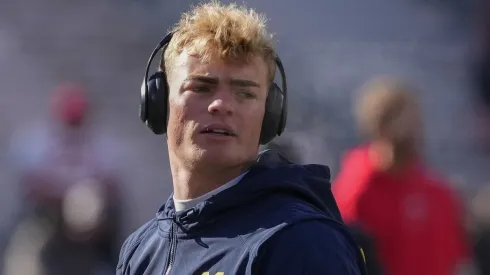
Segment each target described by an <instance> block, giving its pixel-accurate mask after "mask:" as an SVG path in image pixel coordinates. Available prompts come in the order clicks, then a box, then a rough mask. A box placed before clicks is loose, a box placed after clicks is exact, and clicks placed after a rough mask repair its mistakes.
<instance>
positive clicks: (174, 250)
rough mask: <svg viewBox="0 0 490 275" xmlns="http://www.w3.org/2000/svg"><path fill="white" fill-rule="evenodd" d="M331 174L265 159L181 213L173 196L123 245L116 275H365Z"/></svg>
mask: <svg viewBox="0 0 490 275" xmlns="http://www.w3.org/2000/svg"><path fill="white" fill-rule="evenodd" d="M329 177H330V172H329V169H328V167H326V166H320V165H304V166H303V165H296V164H292V163H290V162H288V161H287V160H286V159H284V158H282V157H281V156H280V155H279V154H277V153H276V152H274V151H271V150H269V151H266V152H264V153H262V154H261V155H260V156H259V158H258V161H257V163H256V164H255V165H254V166H253V167H252V168H251V169H250V171H249V173H248V174H247V175H246V176H245V177H244V178H243V179H242V180H241V181H240V182H239V183H238V184H236V185H235V186H233V187H231V188H229V189H226V190H224V191H222V192H220V193H218V194H217V195H215V196H213V197H211V198H210V199H208V200H207V201H204V202H202V203H200V204H198V205H197V206H196V207H194V208H192V209H190V210H187V211H181V212H178V213H176V212H175V209H174V203H173V200H172V197H171V198H170V199H169V200H168V201H167V203H166V204H165V205H164V206H162V207H161V209H160V210H159V212H158V213H157V215H156V217H155V218H154V219H153V220H152V221H150V222H148V223H147V224H145V225H144V226H142V227H141V228H140V229H138V230H137V231H136V232H134V233H133V234H132V235H131V236H129V238H128V239H127V240H126V241H125V243H124V244H123V247H122V249H121V253H120V259H119V264H118V267H117V274H118V275H143V274H145V275H150V274H151V275H153V274H155V275H157V274H158V275H164V274H166V275H170V274H179V275H187V274H197V275H235V274H240V275H241V274H271V275H274V274H278V275H279V274H281V275H285V274H332V275H351V274H355V275H360V274H365V273H364V272H365V271H364V261H363V257H362V255H361V252H360V250H359V247H358V246H357V244H356V242H355V241H354V240H353V238H352V237H351V235H349V233H348V231H347V229H346V228H345V227H344V225H343V223H342V221H341V217H340V213H339V210H338V208H337V205H336V202H335V200H334V198H333V195H332V193H331V191H330V183H329Z"/></svg>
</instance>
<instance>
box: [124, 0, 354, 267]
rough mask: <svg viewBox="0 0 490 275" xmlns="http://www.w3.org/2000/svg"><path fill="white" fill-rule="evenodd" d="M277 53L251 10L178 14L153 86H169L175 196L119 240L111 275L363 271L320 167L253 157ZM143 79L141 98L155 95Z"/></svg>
mask: <svg viewBox="0 0 490 275" xmlns="http://www.w3.org/2000/svg"><path fill="white" fill-rule="evenodd" d="M161 44H164V43H163V41H162V43H161ZM154 53H156V50H155V52H154ZM152 56H154V54H152ZM275 58H276V57H275V51H274V48H273V46H272V43H271V37H270V35H269V33H268V32H267V30H266V28H265V20H264V18H263V16H262V15H260V14H257V13H256V12H255V11H253V10H247V9H245V8H242V7H238V6H236V5H223V4H218V3H216V2H212V3H207V4H201V5H199V6H197V7H195V8H194V9H193V10H191V11H190V12H188V13H185V14H184V15H183V16H182V18H181V20H180V22H179V23H178V24H177V26H176V28H175V29H174V31H173V36H172V38H171V41H170V43H169V44H168V47H166V49H165V52H164V56H163V59H164V61H165V62H162V64H164V65H161V67H162V68H161V69H162V70H163V71H164V73H165V74H166V79H167V83H168V86H167V85H162V83H161V82H160V83H159V84H156V85H155V87H160V89H161V92H163V91H164V89H163V88H164V86H166V87H168V100H165V101H164V102H163V103H162V104H161V106H159V108H160V109H162V110H165V111H162V112H161V116H163V117H161V119H163V121H165V122H166V127H165V130H166V134H167V144H168V151H169V159H170V166H171V171H172V178H173V188H174V192H173V194H172V196H171V197H170V198H169V199H168V201H167V202H166V203H165V205H164V206H162V207H161V209H160V210H159V211H158V213H157V214H156V217H155V218H154V219H153V220H152V221H150V222H149V223H147V224H146V225H144V226H143V227H141V228H140V229H139V230H137V231H136V232H135V233H133V234H132V235H131V236H130V237H129V238H128V239H127V240H126V242H125V243H124V245H123V247H122V249H121V254H120V262H119V265H118V268H117V274H118V275H142V274H167V275H168V274H179V275H181V274H198V275H201V274H209V275H216V274H220V275H226V274H346V275H347V274H363V273H361V270H362V268H363V260H362V255H361V252H360V250H359V248H358V247H357V245H356V243H355V242H354V240H353V238H352V237H351V236H350V235H349V233H348V232H347V230H346V229H345V228H344V226H343V224H342V223H341V221H340V215H339V213H338V209H337V206H336V204H335V201H334V199H333V197H332V194H331V192H330V184H329V170H328V168H327V167H324V166H319V165H308V166H299V165H295V164H292V163H290V162H288V161H287V160H285V159H284V158H281V157H280V156H278V155H277V154H276V153H274V152H272V151H267V152H266V153H263V154H262V155H260V156H258V148H259V143H266V142H267V141H268V139H270V138H264V132H267V131H268V132H270V130H271V129H266V128H265V127H264V126H263V125H266V126H270V125H271V121H270V120H269V119H268V117H270V116H271V114H272V115H274V114H273V113H276V112H277V111H278V109H277V106H276V109H273V108H271V106H272V105H271V103H270V102H272V101H274V100H277V98H276V99H275V98H272V97H273V96H277V94H276V92H277V91H276V92H275V91H274V90H272V89H270V88H271V87H272V86H273V85H275V84H273V82H272V81H273V79H274V74H275V70H276V61H275ZM161 73H162V72H161ZM157 77H159V79H160V80H159V81H161V79H164V78H163V77H162V76H161V74H160V76H157ZM151 79H152V78H150V81H151ZM143 86H145V85H143ZM148 86H151V85H148ZM148 86H147V89H146V91H144V92H143V94H144V95H145V98H146V99H144V102H146V100H154V97H152V96H151V95H150V94H151V93H153V92H151V93H150V92H149V91H150V89H149V88H148ZM153 88H154V87H153ZM153 88H151V89H153ZM271 93H272V94H271ZM147 94H148V95H147ZM153 95H154V96H158V93H156V94H153ZM146 96H148V97H146ZM266 99H267V100H268V102H267V103H266ZM167 102H168V103H167ZM285 103H286V101H281V102H280V104H281V105H280V106H282V107H281V108H285V105H286V104H285ZM167 104H168V112H167V110H166V109H165V108H166V106H167ZM145 105H147V104H143V108H142V110H144V109H145V108H149V109H151V106H150V105H148V106H145ZM149 109H148V110H146V111H144V112H143V113H145V112H148V113H150V112H152V111H151V110H149ZM153 111H155V110H154V109H153ZM279 111H280V112H279V115H281V114H283V115H281V117H282V118H284V119H285V116H284V109H280V110H279ZM155 112H156V111H155ZM167 114H168V117H167V118H165V116H166V115H167ZM149 120H150V119H149ZM149 120H148V121H147V124H148V125H149V126H150V128H152V130H154V132H160V131H159V130H156V129H157V128H158V127H156V126H155V123H153V122H151V121H149ZM272 124H274V123H272ZM276 127H277V125H276ZM160 130H161V129H160ZM272 130H273V132H274V134H275V132H276V129H272Z"/></svg>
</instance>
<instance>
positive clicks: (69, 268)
mask: <svg viewBox="0 0 490 275" xmlns="http://www.w3.org/2000/svg"><path fill="white" fill-rule="evenodd" d="M51 111H52V112H51V115H52V116H51V118H52V119H53V120H52V121H51V123H50V124H49V126H47V127H46V129H44V130H45V131H36V130H38V129H30V130H31V132H27V134H28V136H20V137H19V136H14V138H18V140H17V139H16V140H15V143H14V145H15V146H14V147H13V148H12V150H14V151H15V150H17V152H14V153H17V161H18V162H20V163H21V164H22V165H21V166H22V167H19V169H18V170H19V171H18V173H19V179H20V180H19V183H20V185H19V190H20V193H21V198H22V199H23V205H22V208H23V209H22V210H23V211H22V212H21V213H20V214H19V221H18V222H16V223H15V225H14V229H13V230H12V232H11V234H10V236H11V238H10V240H9V242H8V245H7V248H6V251H5V256H4V273H5V274H6V275H9V274H49V275H56V274H60V275H61V274H80V275H82V274H83V275H87V274H96V273H94V272H103V273H102V274H104V273H105V274H110V273H111V272H113V270H114V268H115V267H116V264H117V259H118V249H119V245H120V243H121V242H120V236H119V229H118V228H119V225H120V224H119V223H120V221H119V218H120V209H119V208H120V203H119V187H118V184H119V179H118V177H117V175H116V174H114V173H113V172H114V171H111V170H110V169H108V167H107V166H105V165H103V164H104V162H103V161H101V155H99V153H100V152H98V150H99V149H101V148H97V146H96V144H95V143H94V140H93V136H92V134H93V133H92V132H91V131H90V130H89V128H88V125H87V124H88V123H87V122H88V121H87V118H88V114H89V102H88V98H87V96H86V92H85V91H84V89H83V88H82V87H80V86H78V85H75V84H72V83H67V84H62V85H60V86H59V87H58V88H57V89H56V90H55V91H54V92H53V94H52V97H51ZM24 134H26V133H24ZM31 142H32V143H31ZM33 145H34V146H33ZM19 151H20V152H19ZM22 161H23V162H22ZM27 255H29V256H27ZM26 261H27V262H29V264H27V265H25V264H24V262H26ZM31 264H32V265H31ZM26 268H27V269H26ZM21 270H24V271H21ZM102 270H105V271H102ZM33 272H35V273H33Z"/></svg>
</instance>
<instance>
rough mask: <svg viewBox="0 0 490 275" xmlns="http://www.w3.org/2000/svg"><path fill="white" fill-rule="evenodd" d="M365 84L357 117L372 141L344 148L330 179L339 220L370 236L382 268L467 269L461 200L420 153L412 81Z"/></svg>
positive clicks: (400, 273) (439, 273)
mask: <svg viewBox="0 0 490 275" xmlns="http://www.w3.org/2000/svg"><path fill="white" fill-rule="evenodd" d="M363 92H364V93H363V95H362V96H361V99H360V100H359V105H358V106H357V107H358V108H357V119H358V121H359V124H360V128H361V129H362V131H363V133H364V134H366V136H367V137H368V139H369V140H370V142H369V143H368V144H367V145H363V146H359V147H358V148H355V149H353V150H351V151H350V152H348V154H347V155H346V157H345V159H344V161H343V165H342V168H341V171H340V173H339V175H338V176H337V178H336V179H335V181H334V185H333V192H334V195H335V198H336V199H337V202H338V205H339V208H340V211H341V213H342V217H343V218H344V219H345V222H346V223H347V224H348V225H349V226H353V227H357V228H360V229H362V230H363V231H364V233H366V234H367V235H369V236H370V237H371V238H372V239H373V240H374V244H375V248H376V250H377V251H378V252H379V258H380V262H381V264H382V266H383V269H384V271H386V274H391V275H409V274H420V275H425V274H427V275H429V274H430V275H447V274H473V273H464V272H469V271H468V269H469V268H470V267H471V265H469V260H470V259H469V258H468V252H469V249H468V240H467V238H466V236H465V232H464V228H463V215H462V210H463V209H462V207H461V205H460V202H459V201H458V199H457V196H456V195H455V194H454V192H453V190H451V189H450V188H449V187H448V185H447V184H446V182H445V181H444V180H443V179H441V178H440V177H439V176H437V175H435V174H434V173H433V172H432V171H431V170H430V169H429V168H428V167H427V166H426V165H425V164H424V162H423V160H422V154H421V144H420V141H421V139H422V122H421V117H420V116H421V115H420V111H419V106H418V103H417V101H416V99H415V98H414V95H413V93H414V89H413V88H411V87H410V86H409V85H407V84H406V83H403V82H402V81H399V80H397V79H391V78H379V79H376V80H373V81H372V82H369V83H368V84H367V85H366V86H365V87H364V89H363ZM368 261H369V257H368ZM368 271H369V270H368ZM458 272H460V273H458Z"/></svg>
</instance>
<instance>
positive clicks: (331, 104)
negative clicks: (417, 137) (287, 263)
mask: <svg viewBox="0 0 490 275" xmlns="http://www.w3.org/2000/svg"><path fill="white" fill-rule="evenodd" d="M244 2H245V3H246V4H247V5H248V6H249V7H252V8H256V9H258V10H259V11H261V12H265V13H266V14H267V15H268V17H269V18H270V22H269V24H270V25H269V26H270V29H271V31H272V32H274V33H276V40H277V47H278V51H279V54H280V56H281V58H282V60H283V63H284V65H285V68H286V72H287V75H288V83H289V91H290V109H289V116H288V119H289V120H288V125H287V131H286V133H285V134H284V135H283V136H282V137H281V138H279V139H278V143H284V144H287V146H292V147H294V150H296V151H295V152H294V154H295V158H296V157H297V158H298V159H300V160H301V161H302V162H308V163H310V162H315V163H322V164H326V165H328V166H329V167H330V168H331V170H332V176H335V175H336V173H337V172H338V170H339V161H340V158H341V156H342V154H343V152H344V151H345V150H347V149H349V148H351V147H353V146H356V145H357V144H359V142H360V141H361V139H360V137H359V134H358V133H357V130H356V127H355V126H354V119H353V115H352V110H353V107H352V104H353V103H352V102H353V100H354V99H355V97H356V95H357V93H358V92H357V90H358V88H359V87H360V86H361V85H362V84H363V83H364V82H365V81H366V80H367V79H369V78H371V77H373V76H377V75H386V74H389V75H393V76H397V77H401V78H403V79H405V80H407V81H409V82H411V83H413V85H415V86H417V87H418V88H419V90H420V94H419V97H420V98H421V103H422V105H423V113H424V121H425V130H426V136H425V139H426V141H425V144H424V145H425V148H424V149H425V153H426V155H427V160H428V162H429V163H430V164H431V165H432V166H433V167H435V168H436V169H437V170H438V171H440V172H441V173H443V174H444V175H445V176H446V177H447V178H449V179H451V180H452V181H451V182H452V183H454V186H455V188H457V190H458V192H459V193H460V194H462V198H464V202H465V203H468V204H470V203H471V201H472V199H473V198H474V197H475V196H476V195H477V194H479V193H478V190H480V189H481V188H484V187H485V186H489V184H490V172H489V171H490V170H489V169H488V167H490V150H489V149H490V146H489V145H490V119H488V118H487V117H486V111H485V110H486V109H485V108H487V106H486V105H485V104H481V103H485V99H484V97H485V96H484V95H482V92H481V88H480V87H481V83H480V82H479V81H480V80H481V77H478V76H479V71H478V70H476V69H475V68H479V67H478V66H481V64H484V65H485V64H487V65H488V64H489V62H490V61H489V59H490V58H488V56H490V32H489V30H488V28H486V27H485V24H487V25H488V22H487V23H485V21H490V20H488V18H489V17H490V9H488V8H486V9H485V6H487V7H488V5H487V4H486V3H485V2H484V1H483V0H482V1H478V0H396V1H393V0H362V1H361V0H329V1H323V0H303V1H292V0H268V1H260V0H248V1H244ZM192 3H197V1H183V0H179V1H176V0H175V1H170V0H160V1H154V0H146V1H135V0H119V1H111V0H99V1H95V0H84V1H77V0H74V1H61V0H44V1H38V0H17V1H4V2H3V3H2V4H0V125H1V126H2V127H0V151H1V152H2V153H1V155H0V156H1V158H0V161H1V163H0V205H1V207H0V230H1V231H0V232H1V234H0V236H1V238H0V239H1V242H0V243H1V244H2V249H1V250H0V251H1V252H2V258H4V259H7V260H4V261H3V263H2V264H1V265H2V270H3V271H2V272H3V273H0V274H67V273H63V271H62V269H61V267H58V269H59V270H52V271H46V272H47V273H33V272H35V270H37V269H36V267H35V266H29V265H23V268H24V269H25V270H21V269H18V268H14V267H12V266H15V262H16V260H12V259H16V258H15V257H20V259H21V260H19V261H24V260H25V259H26V258H25V257H28V256H26V255H31V254H32V253H31V254H29V253H27V252H25V251H27V250H28V249H27V248H23V249H24V250H22V249H20V248H18V249H17V250H16V249H14V248H12V246H13V245H12V243H13V242H14V241H17V242H20V243H22V241H18V239H19V238H20V239H22V238H21V237H19V235H22V234H25V235H31V236H32V235H34V236H37V237H36V240H37V241H38V242H40V243H41V244H36V243H35V242H33V241H28V242H27V244H25V245H24V246H27V247H31V250H35V248H32V247H38V249H41V248H39V247H43V246H44V245H45V244H44V245H43V244H42V240H43V238H44V239H46V240H47V239H49V238H48V237H46V236H48V235H49V234H48V233H39V232H38V231H35V229H32V228H33V226H26V228H27V229H25V230H27V233H25V232H24V231H22V230H20V229H19V228H22V224H24V223H26V222H25V220H26V217H36V218H33V219H38V217H39V215H35V214H33V213H38V212H39V211H41V212H43V213H48V214H46V216H48V217H53V218H52V219H54V220H56V218H54V216H56V215H54V214H53V213H54V212H56V211H61V212H63V213H61V214H60V213H58V214H60V215H62V216H63V217H65V216H69V215H70V213H72V212H76V214H73V215H72V216H76V218H73V219H74V221H72V222H71V223H72V227H73V228H78V229H73V230H72V231H73V232H72V234H71V235H70V236H71V237H69V238H68V237H67V238H68V239H70V240H74V239H75V240H78V241H75V243H76V245H73V244H70V245H67V247H68V248H66V250H63V251H65V252H66V251H71V253H75V252H76V253H80V251H81V250H80V247H84V249H87V251H95V250H96V251H103V252H101V254H100V255H101V256H100V257H99V258H100V259H103V260H101V261H102V262H104V264H101V265H100V268H98V269H97V270H100V272H99V273H94V271H87V270H79V272H80V273H79V274H114V271H113V270H114V269H111V268H113V265H114V261H115V260H114V258H115V257H116V256H117V255H116V254H117V252H118V249H119V246H120V244H121V241H122V240H123V239H124V237H125V236H127V235H128V234H129V233H130V232H131V231H133V230H135V229H136V228H138V227H139V226H140V225H141V224H143V223H144V222H145V221H147V220H149V219H150V218H152V217H153V216H154V215H155V213H156V211H157V209H158V208H159V206H160V205H161V204H162V203H163V202H164V201H165V200H166V199H167V197H168V196H169V195H170V192H171V181H170V179H171V177H170V174H169V167H168V157H167V151H166V150H167V149H166V144H165V138H164V137H163V136H154V135H152V134H151V132H150V131H149V130H148V129H146V126H145V125H143V124H142V123H141V122H140V120H139V118H138V104H139V89H140V85H141V80H142V78H143V73H144V68H145V65H146V62H147V58H148V55H149V54H150V52H151V51H152V50H153V47H155V45H156V44H157V43H158V41H159V40H160V39H161V38H162V37H163V36H164V35H165V33H166V31H167V30H168V28H169V27H170V26H171V25H172V24H174V23H175V22H176V21H177V20H178V18H179V16H180V13H181V12H183V11H185V10H187V9H188V8H189V5H190V4H192ZM485 61H486V62H487V63H485ZM488 66H490V65H488ZM487 79H488V76H487ZM489 81H490V80H489ZM489 106H490V105H489ZM487 128H488V129H487ZM288 150H289V149H288ZM46 152H49V154H47V153H46ZM82 155H83V156H82ZM45 182H48V183H47V184H44V185H43V184H39V183H45ZM80 182H83V183H87V182H89V184H78V183H80ZM77 184H78V185H77ZM39 186H48V187H42V188H43V190H39V188H40V187H39ZM76 186H78V188H75V187H76ZM87 186H88V187H87ZM100 186H103V188H100ZM101 190H102V191H101ZM104 190H106V191H104ZM107 190H109V191H107ZM71 191H73V192H71ZM38 194H42V195H38ZM56 194H72V195H63V196H64V199H62V200H60V199H56V196H58V195H56ZM97 194H98V195H97ZM100 194H103V195H100ZM489 198H490V197H489ZM40 200H41V201H42V202H43V205H44V206H43V207H42V209H39V207H37V206H35V204H36V203H37V202H39V201H40ZM484 201H486V199H484ZM60 204H62V205H64V207H62V209H65V210H53V209H61V208H60V207H57V205H58V206H59V205H60ZM66 209H68V210H66ZM70 209H71V210H70ZM80 209H88V210H86V211H85V212H87V213H78V212H84V211H77V210H80ZM101 209H102V210H101ZM70 211H71V212H70ZM111 211H113V212H111ZM68 212H69V213H68ZM104 213H105V214H104ZM107 213H113V214H107ZM114 213H115V214H114ZM97 215H99V216H101V217H102V218H100V217H99V218H97V217H96V216H97ZM104 217H105V218H104ZM107 217H111V218H110V219H109V218H107ZM112 217H113V218H112ZM27 220H29V219H27ZM94 220H96V221H98V222H99V223H101V224H104V223H107V224H105V225H102V226H99V225H94V224H96V222H94ZM101 220H102V221H101ZM107 220H110V221H107ZM31 223H32V221H31ZM31 223H29V222H27V224H28V225H29V224H31ZM41 223H42V222H41ZM53 224H57V222H54V223H53ZM117 224H122V227H116V226H115V225H117ZM111 226H112V227H114V228H112V227H111ZM55 227H56V226H55ZM98 227H101V228H102V229H97V228H98ZM80 228H82V229H80ZM83 228H85V229H83ZM115 228H119V229H115ZM33 230H34V231H33ZM52 230H56V228H52ZM111 230H113V231H111ZM114 230H115V231H117V234H111V233H110V232H115V231H114ZM19 231H20V232H21V233H19ZM44 231H46V230H44ZM44 231H43V232H44ZM48 231H49V230H48ZM22 232H24V233H22ZM36 232H37V233H36ZM49 232H51V231H49ZM94 232H97V233H94ZM36 234H37V235H36ZM43 234H44V235H43ZM104 234H106V235H104ZM42 236H44V237H42ZM104 236H105V237H104ZM107 236H116V237H111V238H109V237H107ZM108 239H111V240H110V241H109V240H108ZM89 240H91V241H89ZM46 242H49V241H46ZM59 242H60V243H63V242H64V241H63V240H61V241H59ZM66 242H67V241H66V240H65V243H66ZM80 243H91V245H89V246H87V245H83V246H81V245H80ZM36 245H37V246H36ZM54 246H55V247H56V245H54ZM60 247H61V246H60ZM87 247H89V248H87ZM94 247H95V248H94ZM63 249H65V248H63ZM91 249H92V250H91ZM93 249H95V250H93ZM115 251H117V252H115ZM48 254H49V253H48ZM52 254H53V255H55V253H54V252H53V253H52ZM64 254H66V255H68V254H69V253H68V252H66V253H64ZM86 254H87V255H89V256H87V261H89V260H91V257H93V253H92V252H87V253H86ZM12 255H13V256H12ZM15 255H21V256H15ZM115 255H116V256H115ZM29 257H31V258H30V259H31V260H32V261H33V262H36V261H38V262H39V260H38V259H37V258H36V256H35V255H34V254H33V255H31V256H29ZM46 257H47V260H46V259H45V261H48V262H49V261H50V260H49V259H50V258H49V256H46ZM52 257H54V256H52ZM67 257H68V256H67ZM88 258H90V259H88ZM22 259H24V260H22ZM36 259H37V260H36ZM51 260H53V259H51ZM489 260H490V256H489ZM80 261H81V260H80ZM116 261H117V259H116ZM66 262H67V263H69V260H67V261H66ZM4 263H9V264H4ZM68 265H69V264H68ZM12 269H13V270H15V271H12ZM9 270H10V271H9ZM107 270H110V271H107ZM12 272H13V273H12ZM36 272H37V271H36ZM104 272H106V273H104ZM69 274H76V273H71V271H70V273H69Z"/></svg>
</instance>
